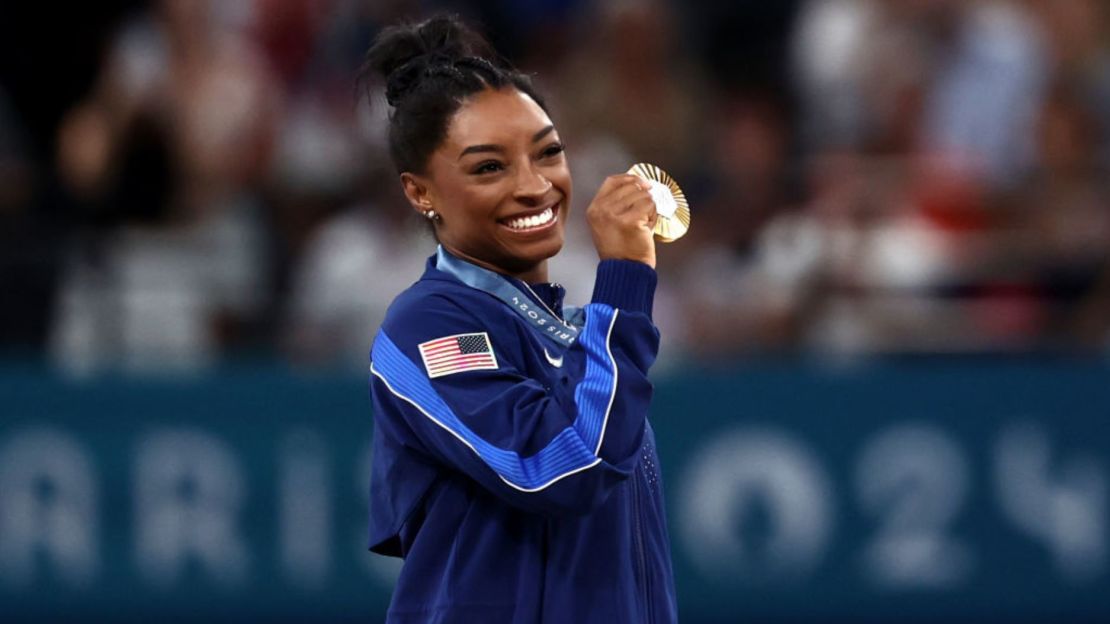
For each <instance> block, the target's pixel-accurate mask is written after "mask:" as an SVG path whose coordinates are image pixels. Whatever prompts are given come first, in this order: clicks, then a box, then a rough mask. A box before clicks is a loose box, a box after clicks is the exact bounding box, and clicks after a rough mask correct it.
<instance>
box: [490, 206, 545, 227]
mask: <svg viewBox="0 0 1110 624" xmlns="http://www.w3.org/2000/svg"><path fill="white" fill-rule="evenodd" d="M558 220H559V204H554V205H552V206H548V207H547V208H544V209H543V210H541V211H539V212H534V213H531V214H527V215H519V216H515V217H510V218H507V219H501V221H500V223H501V225H503V226H505V227H506V228H508V229H510V230H512V231H514V232H534V231H538V230H543V229H546V228H548V227H551V226H552V225H554V224H555V223H556V222H557V221H558Z"/></svg>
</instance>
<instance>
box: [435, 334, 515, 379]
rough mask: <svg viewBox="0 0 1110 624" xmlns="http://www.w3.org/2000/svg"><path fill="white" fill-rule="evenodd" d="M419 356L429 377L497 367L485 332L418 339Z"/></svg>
mask: <svg viewBox="0 0 1110 624" xmlns="http://www.w3.org/2000/svg"><path fill="white" fill-rule="evenodd" d="M420 357H421V358H422V359H423V360H424V370H426V371H428V377H430V378H432V379H435V378H436V377H443V376H444V375H451V374H453V373H461V372H463V371H469V370H487V369H496V368H497V358H496V357H495V356H494V355H493V346H492V345H490V342H489V335H488V334H486V332H481V333H477V334H456V335H454V336H445V337H443V338H436V339H435V340H429V341H428V342H422V343H420Z"/></svg>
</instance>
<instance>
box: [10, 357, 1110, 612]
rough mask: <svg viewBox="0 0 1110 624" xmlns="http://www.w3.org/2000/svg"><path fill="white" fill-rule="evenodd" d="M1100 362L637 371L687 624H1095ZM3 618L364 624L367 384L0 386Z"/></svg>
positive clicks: (19, 373) (1109, 549) (13, 377)
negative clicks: (657, 374) (651, 397)
mask: <svg viewBox="0 0 1110 624" xmlns="http://www.w3.org/2000/svg"><path fill="white" fill-rule="evenodd" d="M1108 380H1110V366H1108V365H1107V364H1105V363H1103V362H1078V361H1051V362H1050V361H1020V362H1019V361H1010V360H993V359H991V360H987V359H975V360H949V359H936V360H934V359H924V360H921V359H917V360H905V361H899V360H892V361H884V362H880V363H873V364H868V365H866V366H861V367H853V368H839V369H837V368H822V367H819V366H811V365H805V364H799V363H781V364H761V365H758V366H757V365H749V366H739V367H735V368H732V369H730V370H727V371H722V370H717V371H683V372H682V373H681V374H678V375H670V376H667V377H665V378H659V379H657V380H656V382H657V383H656V399H655V402H654V404H653V413H652V419H653V423H654V425H655V427H656V430H657V434H658V438H659V452H660V455H661V459H662V462H663V469H664V474H665V483H666V488H667V499H668V500H667V502H668V505H669V511H670V522H671V535H672V544H673V547H674V555H675V566H676V575H677V581H678V590H679V598H680V609H681V613H682V621H684V622H703V621H704V622H713V621H720V622H733V621H741V620H746V621H767V620H789V621H798V620H808V621H830V620H843V621H865V620H871V621H889V620H900V621H906V620H918V621H935V620H938V619H945V620H966V621H982V620H1006V621H1016V620H1026V621H1044V620H1052V621H1068V620H1071V621H1079V620H1084V621H1087V620H1097V619H1106V618H1110V595H1108V592H1106V591H1105V587H1106V586H1107V581H1108V580H1110V573H1108V572H1110V571H1108V569H1107V564H1108V557H1110V541H1108V540H1110V536H1108V532H1110V522H1108V518H1110V515H1108V514H1110V505H1108V500H1107V495H1108V489H1107V486H1108V481H1107V480H1108V478H1110V473H1108V463H1107V462H1108V461H1110V389H1108V383H1107V382H1108ZM0 410H2V418H0V614H2V616H0V619H3V620H4V621H20V620H57V619H69V620H82V619H89V620H93V619H96V620H103V619H116V620H118V619H127V620H148V619H149V620H164V619H167V618H170V617H172V618H173V619H175V620H178V621H194V620H196V621H199V620H213V619H217V620H218V619H224V620H237V621H238V620H245V619H249V620H253V621H258V620H268V621H282V620H288V621H304V620H319V621H346V620H350V621H354V620H358V621H369V622H374V621H380V620H381V619H382V615H383V614H384V611H385V608H386V605H387V604H388V600H389V592H390V588H391V586H392V583H393V579H394V578H395V576H396V573H397V570H398V563H397V562H396V561H394V560H390V559H386V558H382V557H377V556H375V555H371V554H369V553H368V552H367V551H366V550H365V541H366V526H365V524H366V523H365V518H366V504H367V497H366V491H367V488H368V461H369V449H370V445H369V442H370V436H371V433H372V432H371V425H370V414H369V407H368V400H367V383H366V380H365V379H360V378H350V377H335V376H306V375H303V374H294V373H290V372H287V371H281V370H277V369H274V368H266V367H261V368H242V367H240V368H234V369H230V370H226V371H221V372H219V373H218V374H211V375H205V376H202V377H195V378H189V379H161V380H159V379H141V380H140V379H128V378H110V379H106V378H98V379H95V380H87V381H75V380H65V379H60V378H58V377H55V376H52V375H50V374H48V373H44V372H41V371H34V370H19V369H14V368H7V369H4V372H3V374H2V375H0Z"/></svg>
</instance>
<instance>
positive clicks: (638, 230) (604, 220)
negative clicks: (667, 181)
mask: <svg viewBox="0 0 1110 624" xmlns="http://www.w3.org/2000/svg"><path fill="white" fill-rule="evenodd" d="M648 188H650V187H649V186H648V183H647V182H646V181H644V180H642V179H640V178H638V177H636V176H634V175H632V174H627V173H625V174H619V175H612V176H609V177H608V178H605V182H603V183H602V184H601V188H600V189H598V191H597V195H595V196H594V198H593V201H591V202H590V205H589V207H588V208H586V221H587V222H588V223H589V224H590V233H591V234H592V235H593V239H594V247H596V248H597V255H598V256H599V257H600V258H601V259H602V260H634V261H636V262H643V263H644V264H646V265H648V266H650V267H652V268H655V235H654V233H653V228H654V227H655V220H656V219H657V218H658V216H657V215H656V213H655V202H654V201H652V199H651V195H650V194H649V193H648Z"/></svg>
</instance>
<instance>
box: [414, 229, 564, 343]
mask: <svg viewBox="0 0 1110 624" xmlns="http://www.w3.org/2000/svg"><path fill="white" fill-rule="evenodd" d="M436 268H437V269H439V270H440V271H443V272H444V273H448V274H450V275H452V276H454V277H455V278H456V279H458V280H459V281H460V282H462V283H464V284H466V285H467V286H470V287H471V288H477V289H478V290H481V291H484V292H487V293H489V294H491V295H493V296H494V297H497V298H498V299H500V300H501V301H504V302H505V303H506V304H508V306H509V307H510V308H512V309H513V312H516V314H517V316H519V317H520V318H522V319H524V320H525V321H527V322H528V323H529V324H530V325H531V326H532V327H533V328H534V329H535V330H536V331H538V332H539V333H540V334H542V335H544V336H546V337H547V338H549V339H551V340H553V341H554V342H556V343H558V344H559V345H561V346H563V347H569V346H570V345H572V344H573V343H574V341H575V339H576V338H578V328H577V327H575V326H573V325H571V324H569V323H567V322H565V321H563V320H562V319H560V318H559V317H557V316H555V315H554V314H552V313H551V312H549V311H548V310H547V308H546V307H545V306H543V305H541V304H538V303H536V302H535V301H533V300H532V298H531V297H529V296H528V294H526V293H525V292H524V291H522V290H520V289H519V288H517V286H516V284H513V283H512V282H511V281H509V279H508V278H506V277H505V276H503V275H500V274H498V273H495V272H493V271H490V270H489V269H484V268H482V267H480V266H477V265H474V264H471V263H469V262H466V261H464V260H460V259H458V258H456V257H454V256H452V255H451V254H449V253H447V252H446V251H445V250H444V249H443V246H442V245H440V246H439V248H438V249H437V250H436Z"/></svg>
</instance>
